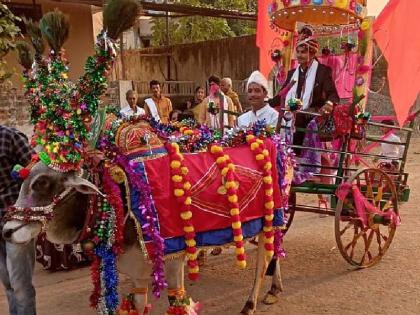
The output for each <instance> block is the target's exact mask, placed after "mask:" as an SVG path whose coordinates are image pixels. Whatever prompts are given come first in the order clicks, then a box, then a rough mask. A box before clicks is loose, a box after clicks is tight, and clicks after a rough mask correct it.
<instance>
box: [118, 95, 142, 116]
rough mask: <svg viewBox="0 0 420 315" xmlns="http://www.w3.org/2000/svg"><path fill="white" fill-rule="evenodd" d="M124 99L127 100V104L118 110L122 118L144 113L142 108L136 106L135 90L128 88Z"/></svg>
mask: <svg viewBox="0 0 420 315" xmlns="http://www.w3.org/2000/svg"><path fill="white" fill-rule="evenodd" d="M125 99H126V100H127V103H128V106H125V107H123V108H122V109H121V110H120V114H121V116H122V117H123V118H130V117H131V116H142V115H145V114H146V112H145V111H144V109H143V108H141V107H139V106H137V93H136V92H135V91H133V90H128V91H127V93H126V94H125Z"/></svg>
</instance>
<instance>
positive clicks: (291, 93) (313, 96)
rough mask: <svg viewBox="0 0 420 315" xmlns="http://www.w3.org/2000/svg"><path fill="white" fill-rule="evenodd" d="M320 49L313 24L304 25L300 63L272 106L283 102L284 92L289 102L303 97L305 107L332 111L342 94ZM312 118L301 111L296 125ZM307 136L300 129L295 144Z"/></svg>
mask: <svg viewBox="0 0 420 315" xmlns="http://www.w3.org/2000/svg"><path fill="white" fill-rule="evenodd" d="M318 50H319V43H318V41H317V40H316V39H315V37H314V36H313V30H312V29H311V28H310V26H304V27H303V28H302V29H301V30H300V31H299V36H298V40H297V43H296V59H297V61H298V63H299V66H298V67H297V68H296V69H292V70H290V71H289V72H288V74H287V79H286V81H285V83H284V85H283V88H284V89H286V91H284V90H283V93H280V94H279V96H276V97H275V98H274V99H272V100H270V101H269V103H270V105H271V106H277V105H278V104H279V103H281V96H280V95H286V97H285V103H286V104H287V103H288V101H289V100H291V99H300V100H301V101H302V104H303V107H302V110H304V111H313V112H319V113H321V114H323V115H329V114H331V113H332V110H333V106H334V104H337V103H338V102H339V101H340V98H339V96H338V93H337V89H336V87H335V84H334V81H333V79H332V75H331V68H329V67H327V66H325V65H323V64H321V63H319V62H318V60H317V58H316V54H317V52H318ZM287 90H288V91H287ZM286 93H287V94H286ZM312 118H313V117H312V116H310V115H304V114H298V115H296V122H295V126H296V127H302V128H305V127H306V126H307V125H308V123H309V122H310V121H311V119H312ZM303 138H304V133H302V132H298V133H296V134H295V135H294V141H293V142H294V144H296V145H302V143H303Z"/></svg>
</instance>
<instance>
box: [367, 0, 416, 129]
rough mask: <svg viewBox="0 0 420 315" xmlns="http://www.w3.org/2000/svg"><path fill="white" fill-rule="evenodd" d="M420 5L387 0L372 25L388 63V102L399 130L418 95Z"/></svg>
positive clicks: (410, 0) (407, 0)
mask: <svg viewBox="0 0 420 315" xmlns="http://www.w3.org/2000/svg"><path fill="white" fill-rule="evenodd" d="M419 16H420V1H412V0H390V1H389V3H388V4H387V6H386V7H385V8H384V10H383V11H382V12H381V14H380V15H379V17H378V18H377V19H376V21H375V23H374V25H373V31H374V37H375V39H376V42H377V43H378V45H379V47H380V48H381V50H382V53H383V54H384V56H385V58H386V60H387V61H388V80H389V89H390V94H391V99H392V102H393V104H394V109H395V113H396V115H397V119H398V123H399V124H400V126H401V125H402V124H403V123H404V121H405V120H406V118H407V116H408V113H409V111H410V108H411V106H412V105H413V104H414V102H415V100H416V98H417V95H418V93H419V92H420V32H419V31H418V20H419Z"/></svg>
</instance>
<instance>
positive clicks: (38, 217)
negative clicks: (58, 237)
mask: <svg viewBox="0 0 420 315" xmlns="http://www.w3.org/2000/svg"><path fill="white" fill-rule="evenodd" d="M72 190H73V188H67V189H66V190H64V191H63V192H62V193H61V194H59V195H58V196H56V197H54V198H53V201H52V202H51V203H50V204H49V205H47V206H41V207H19V206H11V207H10V208H9V210H8V211H7V212H6V214H5V216H4V218H3V220H4V221H5V222H7V221H10V220H18V221H24V222H25V223H26V224H28V223H31V222H41V223H42V225H43V226H45V223H46V221H47V220H49V219H51V218H52V215H53V209H54V207H55V206H56V205H57V204H58V203H59V202H60V201H62V200H64V199H65V198H66V197H68V196H69V195H70V192H71V191H72Z"/></svg>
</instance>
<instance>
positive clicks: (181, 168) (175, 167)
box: [166, 142, 199, 280]
mask: <svg viewBox="0 0 420 315" xmlns="http://www.w3.org/2000/svg"><path fill="white" fill-rule="evenodd" d="M166 147H167V150H168V153H169V158H170V161H171V162H170V172H171V179H172V183H173V187H174V190H173V194H174V196H175V197H176V198H177V200H178V202H179V203H180V204H182V207H181V209H182V210H181V213H180V216H181V219H182V222H183V224H184V232H185V235H184V237H185V244H186V245H187V248H186V250H185V251H186V255H187V258H188V262H187V265H188V278H189V279H190V280H197V279H198V272H199V267H198V261H197V255H198V250H197V247H196V242H195V230H194V225H193V223H192V212H191V191H190V189H191V184H190V182H189V181H188V168H187V167H186V166H185V165H184V164H183V160H184V157H183V155H182V153H181V152H180V150H179V145H178V144H177V143H175V142H174V143H170V144H167V146H166Z"/></svg>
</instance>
